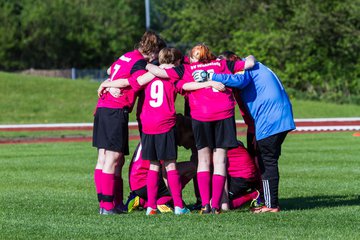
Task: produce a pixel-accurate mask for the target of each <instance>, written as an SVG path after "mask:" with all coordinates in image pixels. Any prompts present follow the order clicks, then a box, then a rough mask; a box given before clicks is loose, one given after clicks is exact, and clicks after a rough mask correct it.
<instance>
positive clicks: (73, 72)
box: [71, 68, 76, 80]
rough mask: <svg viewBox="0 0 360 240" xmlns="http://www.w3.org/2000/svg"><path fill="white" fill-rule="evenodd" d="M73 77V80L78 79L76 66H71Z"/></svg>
mask: <svg viewBox="0 0 360 240" xmlns="http://www.w3.org/2000/svg"><path fill="white" fill-rule="evenodd" d="M71 79H72V80H75V79H76V69H75V68H71Z"/></svg>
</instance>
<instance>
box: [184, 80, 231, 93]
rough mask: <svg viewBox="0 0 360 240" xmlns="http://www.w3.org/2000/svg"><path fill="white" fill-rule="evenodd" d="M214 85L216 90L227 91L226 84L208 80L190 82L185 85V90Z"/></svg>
mask: <svg viewBox="0 0 360 240" xmlns="http://www.w3.org/2000/svg"><path fill="white" fill-rule="evenodd" d="M207 87H212V88H215V89H216V90H218V91H220V92H223V91H225V85H224V84H222V83H220V82H215V81H207V82H188V83H185V84H184V85H183V87H182V88H183V90H185V91H194V90H198V89H202V88H207Z"/></svg>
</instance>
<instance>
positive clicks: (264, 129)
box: [212, 62, 295, 141]
mask: <svg viewBox="0 0 360 240" xmlns="http://www.w3.org/2000/svg"><path fill="white" fill-rule="evenodd" d="M212 80H214V81H218V82H221V83H223V84H224V85H225V86H228V87H235V88H239V89H241V93H240V95H241V99H242V101H243V103H244V105H245V106H246V107H247V108H248V111H249V113H250V115H251V117H252V118H253V120H254V124H255V136H256V140H257V141H259V140H261V139H264V138H267V137H269V136H272V135H274V134H277V133H280V132H284V131H290V130H294V129H295V123H294V119H293V113H292V106H291V103H290V100H289V97H288V95H287V94H286V92H285V89H284V87H283V86H282V84H281V82H280V80H279V78H278V77H277V76H276V75H275V73H274V72H273V71H271V70H270V69H269V68H268V67H266V66H265V65H263V64H262V63H260V62H257V63H256V64H255V66H254V67H253V68H252V69H249V70H245V72H242V73H237V74H234V75H231V74H216V73H214V75H213V76H212Z"/></svg>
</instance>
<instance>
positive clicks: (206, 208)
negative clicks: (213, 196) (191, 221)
mask: <svg viewBox="0 0 360 240" xmlns="http://www.w3.org/2000/svg"><path fill="white" fill-rule="evenodd" d="M199 213H200V214H209V213H211V208H210V204H206V205H205V206H204V207H202V208H201V210H200V212H199Z"/></svg>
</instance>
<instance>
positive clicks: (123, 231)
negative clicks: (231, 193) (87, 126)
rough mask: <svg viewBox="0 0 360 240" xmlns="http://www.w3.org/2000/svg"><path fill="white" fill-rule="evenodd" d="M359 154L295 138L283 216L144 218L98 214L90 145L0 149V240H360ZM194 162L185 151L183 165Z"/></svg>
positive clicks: (344, 137)
mask: <svg viewBox="0 0 360 240" xmlns="http://www.w3.org/2000/svg"><path fill="white" fill-rule="evenodd" d="M242 140H244V139H242ZM135 144H136V142H134V141H131V147H130V149H131V151H132V150H134V147H135ZM359 152H360V138H359V137H353V136H352V133H351V132H344V133H321V134H290V135H289V136H288V138H287V139H286V142H285V143H284V145H283V154H282V157H281V159H280V172H281V181H280V204H281V207H282V212H280V213H277V214H271V213H270V214H263V215H253V214H251V213H250V212H248V211H240V210H239V211H233V212H228V213H224V214H221V215H216V216H215V215H210V216H201V215H199V214H197V213H193V214H191V215H186V216H174V215H173V214H162V215H158V216H154V217H153V216H152V217H146V216H145V212H144V211H137V212H133V213H130V214H127V215H118V216H100V215H99V214H98V213H97V201H96V194H95V189H94V186H93V178H92V173H93V167H94V164H95V159H96V150H95V149H93V148H92V147H91V145H90V143H55V144H54V143H47V144H14V145H0V162H1V166H2V167H1V169H0V175H1V181H0V201H1V204H0V205H1V212H0V223H1V224H0V239H360V231H359V223H360V214H359V212H360V199H359V186H360V178H359V176H360V162H359V160H360V158H359ZM188 157H189V152H187V151H185V150H183V149H180V151H179V159H182V160H185V159H188ZM128 163H129V158H127V160H126V165H125V169H126V170H125V171H124V173H125V177H124V180H125V184H127V173H126V172H127V168H128ZM191 185H192V184H190V185H189V186H187V187H186V188H185V190H184V193H183V194H184V199H185V201H186V202H187V203H189V204H191V203H193V202H194V200H195V198H194V197H193V191H192V186H191ZM125 191H126V192H125V195H127V193H128V188H125Z"/></svg>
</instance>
